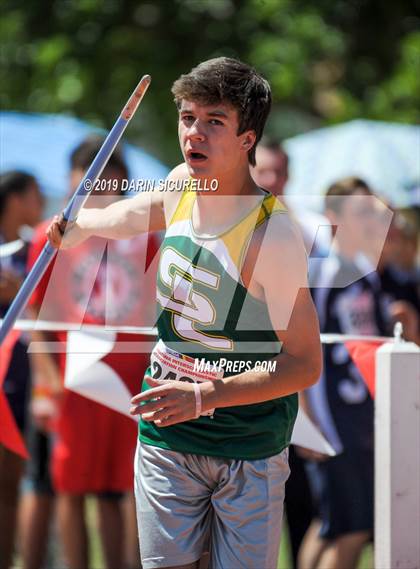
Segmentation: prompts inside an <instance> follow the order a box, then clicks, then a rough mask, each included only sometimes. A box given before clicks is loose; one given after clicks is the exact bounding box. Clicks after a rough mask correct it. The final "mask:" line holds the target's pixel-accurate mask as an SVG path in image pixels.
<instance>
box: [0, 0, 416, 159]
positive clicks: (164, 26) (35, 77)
mask: <svg viewBox="0 0 420 569" xmlns="http://www.w3.org/2000/svg"><path fill="white" fill-rule="evenodd" d="M419 22H420V19H419V15H418V14H417V15H416V12H415V4H414V0H413V1H412V2H411V1H410V0H399V2H383V1H379V0H334V1H333V2H332V1H331V0H318V1H317V2H316V3H315V2H310V1H309V0H142V1H141V0H140V1H139V0H121V1H117V0H43V1H42V2H40V1H39V0H37V1H34V0H25V2H22V1H20V2H19V1H16V0H14V1H13V2H4V1H3V3H2V16H1V18H0V38H1V40H0V42H1V51H0V61H1V77H0V80H1V107H2V109H15V110H21V111H28V112H49V113H55V112H65V113H71V114H74V115H76V116H78V117H80V118H83V119H85V120H88V121H91V122H92V123H94V124H98V125H100V126H104V127H105V128H109V127H110V126H111V125H112V124H113V122H114V120H115V118H116V115H117V113H118V112H119V110H120V108H121V106H122V104H123V103H124V100H125V99H126V98H127V96H128V94H129V93H130V92H131V91H132V89H133V87H134V85H135V84H136V83H137V81H138V79H139V78H140V76H141V75H142V74H144V73H150V74H151V75H152V78H153V83H152V87H151V89H150V91H149V93H148V95H147V97H146V99H145V101H144V103H143V104H142V109H141V114H140V116H139V117H138V118H136V120H135V121H134V124H133V126H131V127H130V130H129V132H128V137H129V138H131V139H132V140H133V141H134V142H137V143H140V144H142V145H143V146H144V147H145V148H146V149H148V150H150V151H152V152H154V153H155V154H156V155H157V156H159V157H160V158H161V159H163V160H164V161H166V162H167V163H168V164H174V163H176V162H177V161H179V158H180V154H179V150H177V145H176V113H175V108H174V106H173V105H171V97H170V86H171V84H172V82H173V81H174V80H175V79H176V78H177V77H178V76H179V75H180V73H182V72H185V71H188V70H189V69H190V68H191V67H192V66H194V65H195V64H197V63H198V62H199V61H201V60H203V59H208V58H210V57H214V56H218V55H228V56H233V57H239V58H241V59H243V60H244V61H247V62H249V63H251V64H253V65H255V66H256V67H257V68H258V69H259V70H260V71H261V72H262V73H263V74H265V75H266V77H267V78H268V79H269V80H270V82H271V84H272V87H273V94H274V101H275V107H274V112H273V118H272V121H271V129H272V130H273V131H275V132H276V133H277V134H278V135H279V136H285V135H292V134H295V133H297V132H301V131H302V130H307V129H308V128H311V127H313V126H319V125H322V124H325V123H331V122H338V121H343V120H349V119H352V118H355V117H360V116H363V117H366V118H374V119H382V120H390V121H404V122H418V121H419V118H420V100H419V98H420V69H419V66H420V31H419Z"/></svg>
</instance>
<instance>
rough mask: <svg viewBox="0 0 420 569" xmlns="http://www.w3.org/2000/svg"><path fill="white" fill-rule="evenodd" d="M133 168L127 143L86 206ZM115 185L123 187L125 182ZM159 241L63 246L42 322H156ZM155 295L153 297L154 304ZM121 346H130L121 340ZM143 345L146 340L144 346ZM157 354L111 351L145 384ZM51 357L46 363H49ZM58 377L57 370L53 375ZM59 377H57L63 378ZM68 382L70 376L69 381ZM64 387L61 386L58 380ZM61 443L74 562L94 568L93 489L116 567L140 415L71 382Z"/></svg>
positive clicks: (58, 479)
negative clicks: (88, 509)
mask: <svg viewBox="0 0 420 569" xmlns="http://www.w3.org/2000/svg"><path fill="white" fill-rule="evenodd" d="M101 143H102V140H101V139H98V138H97V137H95V138H90V139H87V140H86V141H85V142H83V143H82V144H81V145H80V146H79V147H78V148H77V149H76V150H75V151H74V152H73V154H72V155H71V174H70V186H71V191H72V192H73V191H74V190H75V188H76V187H77V186H78V184H79V183H80V181H81V180H82V178H83V175H84V173H85V171H86V169H87V167H88V166H89V165H90V163H91V162H92V160H93V158H94V157H95V155H96V154H97V152H98V150H99V148H100V146H101ZM127 177H128V174H127V170H126V167H125V164H124V161H123V159H122V156H121V154H120V153H119V151H116V152H115V153H114V154H113V155H112V156H111V158H110V160H109V162H108V165H107V166H106V168H105V170H104V172H103V173H102V176H101V179H102V180H108V181H110V182H112V183H110V184H109V185H108V186H107V187H108V191H106V192H97V194H96V195H95V192H93V194H92V196H90V197H89V198H88V202H87V204H86V205H85V207H89V206H90V205H91V204H94V205H95V207H104V206H105V205H107V204H109V203H110V202H112V201H114V200H116V199H121V195H120V190H119V188H120V187H121V183H122V180H123V179H125V178H127ZM115 188H117V189H116V190H115ZM46 226H47V224H43V225H41V226H40V227H39V228H38V230H37V232H36V235H35V238H34V241H33V245H32V249H31V251H30V259H31V261H32V262H34V261H35V260H36V258H37V256H38V255H39V253H40V251H41V250H42V247H43V246H44V244H45V242H46V236H45V228H46ZM157 248H158V240H157V238H156V236H155V235H153V234H152V235H150V236H149V237H147V236H141V237H139V238H138V239H136V240H131V241H130V243H128V242H118V243H117V242H112V241H107V240H105V239H101V238H94V239H92V240H89V241H87V242H86V243H84V244H83V245H82V246H81V247H79V248H77V249H74V250H72V251H59V253H58V255H57V257H56V259H55V260H54V263H53V264H52V266H51V267H50V269H49V271H48V272H47V274H46V276H45V277H44V278H43V280H42V281H41V283H40V285H39V286H38V288H37V290H36V292H35V294H34V296H33V298H32V300H31V303H32V306H35V307H36V308H37V310H38V317H39V318H40V319H42V320H52V321H60V322H63V321H65V322H72V323H78V324H81V323H89V324H107V325H110V326H112V325H136V326H145V325H149V326H151V325H153V324H154V319H153V317H154V315H153V313H151V312H150V310H151V309H152V310H153V306H152V303H150V298H152V297H153V295H154V280H155V276H154V275H153V270H148V271H147V276H145V269H146V267H147V265H149V264H150V261H151V259H153V257H154V254H155V253H156V251H157ZM145 299H149V300H148V301H147V302H145ZM66 337H67V334H66V333H65V332H59V333H57V334H55V335H54V338H53V339H54V340H55V341H56V342H58V343H59V345H61V347H62V348H63V349H60V350H59V353H58V354H56V355H57V359H56V360H55V361H53V358H52V354H44V356H45V358H49V360H50V361H49V364H47V365H50V364H52V366H55V367H56V374H57V377H58V376H60V377H61V379H63V377H64V374H65V369H66V352H65V345H66ZM145 339H146V340H147V339H148V338H142V337H141V336H139V335H135V336H133V335H131V334H118V337H117V341H116V345H117V344H118V342H122V343H124V342H130V341H133V340H135V341H136V343H137V342H139V341H140V342H141V341H142V340H145ZM120 345H121V344H120ZM136 345H137V344H136ZM148 358H149V354H147V353H141V352H139V351H138V350H133V351H132V352H131V353H124V352H122V353H116V352H115V350H114V351H112V352H111V353H110V354H108V355H107V356H105V358H103V359H102V362H104V363H106V364H108V365H110V366H111V367H112V368H113V369H114V370H115V371H116V373H117V374H118V375H119V376H120V377H121V378H123V379H124V381H125V383H126V385H127V387H128V389H129V390H130V391H131V392H134V391H135V388H136V386H137V384H138V381H139V378H141V377H143V373H144V371H145V369H146V367H147V363H148ZM45 361H46V360H45V359H44V364H43V365H45ZM50 377H51V376H50ZM53 383H54V382H53ZM61 384H62V383H61V382H60V385H61ZM53 389H54V390H56V391H57V382H55V387H53ZM59 391H61V393H60V397H59V411H58V416H57V418H56V427H55V431H56V432H55V437H56V440H55V444H54V447H53V451H52V460H51V475H52V482H53V487H54V489H55V491H56V492H57V495H58V517H59V527H60V534H61V539H62V541H63V546H64V554H65V558H66V561H67V563H68V565H69V567H70V569H80V568H81V567H84V568H85V567H88V565H89V561H88V560H89V556H88V539H87V529H86V523H85V512H84V507H85V497H86V495H87V494H90V493H94V494H95V495H96V496H97V498H98V511H99V528H100V533H101V538H102V544H103V549H104V556H105V560H106V565H107V567H109V568H110V569H114V568H116V567H122V566H124V561H123V543H124V524H123V502H122V500H121V498H122V496H123V495H124V493H126V492H129V491H130V492H131V491H132V488H133V476H134V475H133V459H134V451H135V446H136V434H137V428H136V423H135V422H134V421H132V420H131V419H129V418H127V417H124V416H123V415H121V414H119V413H117V412H116V411H113V410H111V409H109V408H106V407H105V406H103V405H100V404H98V403H96V402H94V401H91V400H88V399H86V398H85V397H82V396H81V395H78V394H77V393H74V392H72V391H69V390H67V389H65V388H64V389H62V390H61V389H59Z"/></svg>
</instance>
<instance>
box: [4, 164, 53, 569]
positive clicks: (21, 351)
mask: <svg viewBox="0 0 420 569" xmlns="http://www.w3.org/2000/svg"><path fill="white" fill-rule="evenodd" d="M42 208H43V199H42V196H41V192H40V189H39V186H38V183H37V181H36V180H35V178H34V177H33V176H30V175H29V174H26V173H25V172H19V171H10V172H5V173H3V174H1V175H0V248H1V250H2V253H1V255H0V318H2V317H3V316H4V315H5V313H6V312H7V309H8V307H9V305H10V304H11V302H12V300H13V299H14V297H15V296H16V294H17V292H18V290H19V288H20V285H21V284H22V281H23V279H24V277H25V274H26V260H27V254H28V245H27V243H25V241H24V240H22V239H21V237H20V230H21V228H22V226H24V225H28V226H30V227H33V226H35V225H36V224H37V223H39V221H40V220H41V214H42ZM7 243H9V244H14V246H13V247H12V248H10V249H9V251H7V248H6V247H4V246H5V245H6V244H7ZM3 389H4V392H5V394H6V397H7V399H8V402H9V405H10V408H11V410H12V413H13V416H14V418H15V421H16V424H17V426H18V427H19V429H20V431H21V432H22V433H24V432H25V427H26V422H27V421H26V419H27V403H28V397H29V391H30V366H29V359H28V356H27V336H26V335H21V336H20V338H19V340H18V341H17V342H16V344H15V346H14V348H13V353H12V358H11V361H10V365H9V368H8V371H7V373H6V377H5V379H4V384H3ZM23 467H24V461H23V459H22V458H21V457H19V456H18V455H16V454H14V453H12V452H11V451H9V450H8V449H6V448H5V447H3V446H2V445H0V567H1V568H2V569H4V568H8V567H9V566H10V564H11V560H12V554H13V547H14V539H15V525H16V515H17V514H16V513H17V503H18V489H19V482H20V479H21V475H22V473H23Z"/></svg>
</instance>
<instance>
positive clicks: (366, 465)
mask: <svg viewBox="0 0 420 569" xmlns="http://www.w3.org/2000/svg"><path fill="white" fill-rule="evenodd" d="M370 196H372V197H373V193H372V191H371V190H370V188H369V187H368V185H367V184H366V183H365V182H364V181H363V180H361V179H359V178H347V179H343V180H340V181H337V182H336V183H335V184H333V185H332V186H331V187H330V188H329V189H328V191H327V194H326V198H325V215H326V216H327V218H328V219H329V220H330V223H331V225H332V226H333V227H334V228H335V238H334V241H333V245H332V252H331V253H330V255H329V257H328V258H326V259H323V260H322V261H321V262H320V263H319V264H318V265H317V267H316V269H315V271H314V272H313V273H312V274H310V285H311V286H312V287H313V288H312V291H313V298H314V302H315V306H316V308H317V312H318V317H319V321H320V329H321V333H336V334H354V335H374V336H378V335H379V336H382V335H387V334H388V335H389V333H390V330H391V327H390V321H389V314H388V313H387V312H386V303H385V302H384V295H383V291H382V289H381V282H380V279H379V277H378V275H377V273H376V272H374V268H375V267H374V266H372V265H371V264H370V263H369V261H368V259H367V257H366V252H368V251H369V250H370V247H371V245H372V240H373V239H375V231H377V230H376V228H375V223H376V215H377V210H376V205H375V200H371V199H369V197H370ZM323 351H324V369H323V374H322V376H321V378H320V381H319V382H318V383H317V384H316V385H315V386H314V387H311V388H310V389H309V390H307V391H306V392H305V399H306V403H307V405H308V407H309V411H310V414H311V416H312V417H313V418H314V419H315V420H316V422H317V423H318V425H319V427H320V428H321V430H322V431H323V433H324V435H325V436H326V437H327V439H328V440H329V441H330V443H331V444H332V445H333V447H334V448H335V450H336V452H337V453H338V454H337V456H335V457H331V458H328V459H326V460H325V461H323V462H318V463H313V464H312V465H311V468H310V469H308V470H309V472H310V481H311V486H312V489H313V494H314V495H315V496H316V498H317V503H318V504H317V505H318V508H319V518H320V521H318V520H316V521H314V522H313V523H312V525H311V528H310V529H309V530H308V534H307V536H306V538H305V541H304V544H303V546H302V549H301V554H300V559H299V567H300V568H301V569H316V568H320V569H326V568H328V569H343V568H346V569H355V568H356V567H357V563H358V559H359V556H360V553H361V551H362V548H363V547H364V545H365V544H366V543H367V542H368V541H369V540H370V539H372V532H373V484H374V479H373V459H374V456H373V401H372V399H371V397H370V395H369V392H368V390H367V387H366V385H365V383H364V380H363V378H362V377H361V375H360V373H359V371H358V370H357V368H356V366H355V365H354V363H353V362H352V361H351V359H350V356H349V353H348V351H347V349H346V347H345V345H344V344H341V343H334V344H324V346H323Z"/></svg>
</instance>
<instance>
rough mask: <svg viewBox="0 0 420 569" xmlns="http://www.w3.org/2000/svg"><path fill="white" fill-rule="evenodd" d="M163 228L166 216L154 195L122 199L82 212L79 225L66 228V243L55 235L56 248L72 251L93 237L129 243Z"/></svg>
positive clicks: (77, 220) (77, 222)
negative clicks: (139, 235)
mask: <svg viewBox="0 0 420 569" xmlns="http://www.w3.org/2000/svg"><path fill="white" fill-rule="evenodd" d="M162 226H164V214H163V207H162V204H161V200H159V196H158V198H156V196H153V195H152V193H150V194H144V195H141V196H136V197H135V198H128V199H122V200H120V201H118V202H114V203H112V204H110V205H108V206H107V207H105V208H82V209H81V210H80V212H79V215H78V217H77V219H76V221H75V222H74V223H72V224H71V225H68V226H67V227H66V230H65V234H64V237H63V239H62V240H61V237H60V236H59V234H58V231H55V237H56V238H55V239H54V234H53V239H52V244H53V245H55V246H61V247H63V248H64V249H68V248H70V247H75V246H76V245H78V244H80V243H82V242H83V241H85V240H86V239H87V238H89V237H91V236H96V237H104V238H105V239H128V238H130V237H133V236H134V235H137V234H139V233H146V232H148V231H156V230H160V229H162ZM47 234H48V232H47ZM57 235H58V237H57ZM48 236H49V237H50V235H48ZM50 240H51V239H50ZM56 241H59V243H58V244H57V243H56Z"/></svg>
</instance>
